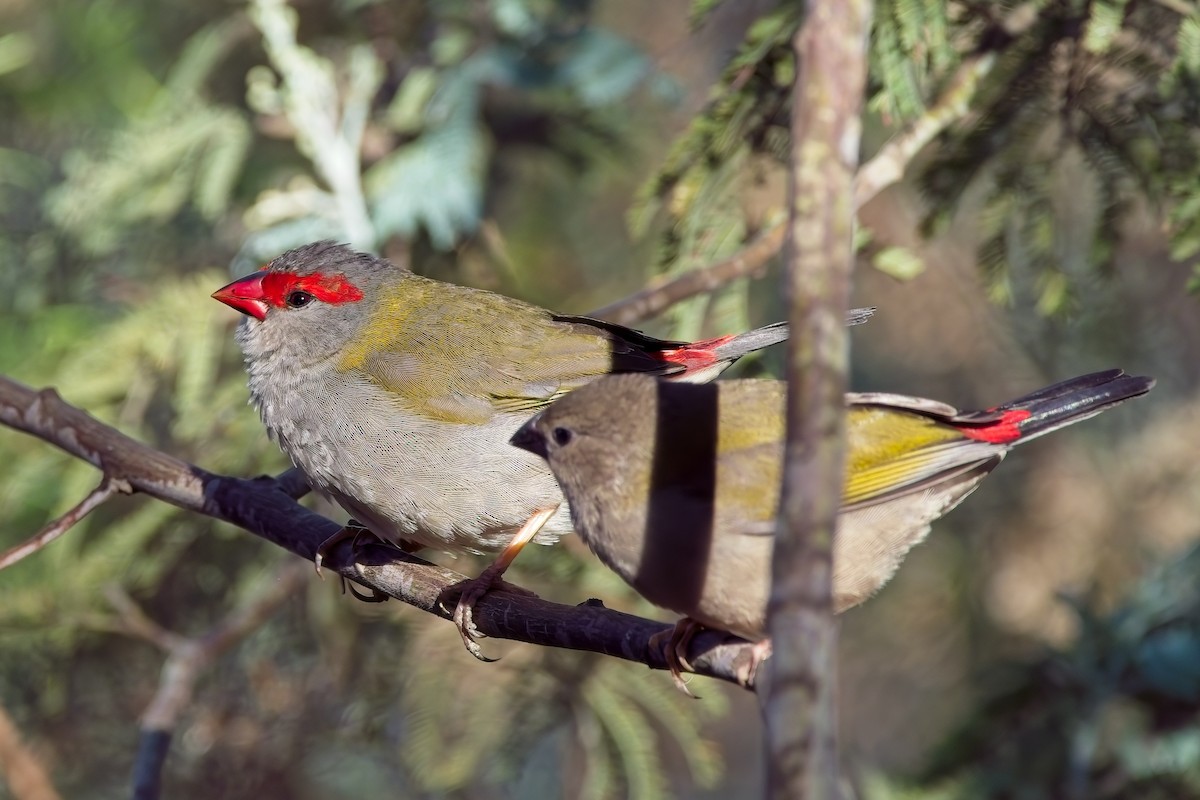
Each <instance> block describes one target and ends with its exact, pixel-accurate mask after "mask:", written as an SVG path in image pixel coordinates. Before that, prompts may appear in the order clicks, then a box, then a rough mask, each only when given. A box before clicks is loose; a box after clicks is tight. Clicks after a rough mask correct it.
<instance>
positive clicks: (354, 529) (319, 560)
mask: <svg viewBox="0 0 1200 800" xmlns="http://www.w3.org/2000/svg"><path fill="white" fill-rule="evenodd" d="M363 534H366V535H368V536H375V534H373V533H371V531H370V529H369V528H367V526H366V525H363V524H362V523H361V522H359V521H358V520H356V519H351V520H347V522H346V525H345V526H344V527H343V528H342V529H341V530H340V531H338V532H337V533H335V534H334V535H333V536H330V537H329V538H328V539H326V540H325V541H323V542H321V544H320V545H319V546H318V547H317V554H316V555H315V556H314V557H313V564H314V565H315V566H316V568H317V575H318V576H319V577H324V576H323V575H321V564H323V563H324V562H325V557H326V556H327V555H329V552H330V551H331V550H333V548H335V547H337V546H338V545H339V544H341V543H342V542H344V541H346V540H347V539H349V540H350V542H351V544H352V546H354V547H357V546H358V539H359V537H360V536H362V535H363ZM375 538H376V539H379V537H377V536H376V537H375ZM379 541H381V542H382V541H383V540H382V539H379Z"/></svg>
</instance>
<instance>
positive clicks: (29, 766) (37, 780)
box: [0, 706, 59, 800]
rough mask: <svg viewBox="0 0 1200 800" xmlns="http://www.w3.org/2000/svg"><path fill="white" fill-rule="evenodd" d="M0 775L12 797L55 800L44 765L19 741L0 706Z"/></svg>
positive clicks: (17, 734) (23, 799)
mask: <svg viewBox="0 0 1200 800" xmlns="http://www.w3.org/2000/svg"><path fill="white" fill-rule="evenodd" d="M0 774H2V775H3V776H4V779H5V781H6V782H7V783H8V789H9V791H10V792H12V797H13V798H14V800H59V794H58V792H57V791H55V789H54V784H52V783H51V782H50V776H49V775H48V774H47V773H46V766H45V764H43V763H42V762H41V759H39V758H38V757H37V756H36V755H35V754H34V753H33V751H31V750H30V749H29V748H28V747H27V746H26V745H25V744H24V743H23V742H22V741H21V734H20V733H19V732H18V731H17V726H16V725H14V724H13V721H12V718H11V717H9V716H8V712H6V711H5V710H4V708H3V707H2V706H0Z"/></svg>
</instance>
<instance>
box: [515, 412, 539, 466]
mask: <svg viewBox="0 0 1200 800" xmlns="http://www.w3.org/2000/svg"><path fill="white" fill-rule="evenodd" d="M540 418H541V414H538V415H536V416H534V417H532V418H531V419H530V420H529V421H528V422H526V423H525V424H524V425H522V426H521V427H520V428H519V429H518V430H517V432H516V433H514V434H513V436H512V438H511V439H509V440H508V443H509V444H511V445H513V446H514V447H519V448H521V449H522V450H528V451H529V452H531V453H533V454H534V455H537V456H541V457H542V458H545V457H546V437H544V436H542V434H541V433H539V432H538V430H537V427H536V423H537V421H538V420H539V419H540Z"/></svg>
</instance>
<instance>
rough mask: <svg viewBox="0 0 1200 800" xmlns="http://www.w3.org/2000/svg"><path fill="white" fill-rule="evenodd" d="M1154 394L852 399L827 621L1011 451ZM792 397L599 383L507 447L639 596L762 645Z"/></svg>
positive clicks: (1121, 378)
mask: <svg viewBox="0 0 1200 800" xmlns="http://www.w3.org/2000/svg"><path fill="white" fill-rule="evenodd" d="M1153 385H1154V381H1153V380H1152V379H1150V378H1144V377H1135V376H1130V375H1126V374H1125V373H1123V372H1121V371H1120V370H1110V371H1107V372H1098V373H1093V374H1090V375H1084V376H1081V377H1078V378H1073V379H1071V380H1067V381H1064V382H1062V383H1058V384H1055V385H1053V386H1049V387H1046V388H1044V389H1041V390H1039V391H1036V392H1033V393H1032V394H1029V395H1026V396H1024V397H1021V398H1018V399H1016V400H1013V401H1012V402H1009V403H1005V404H1004V405H1001V406H997V407H995V408H992V409H988V410H986V411H970V412H963V411H959V410H958V409H955V408H953V407H951V406H948V405H946V404H944V403H940V402H938V401H935V400H927V399H923V398H917V397H906V396H902V395H894V394H878V393H873V394H848V395H847V396H846V474H845V482H844V485H843V495H842V506H841V511H840V513H839V517H838V528H837V534H836V536H835V539H834V544H833V605H834V609H835V611H839V612H840V611H843V610H845V609H847V608H850V607H852V606H855V605H858V604H859V603H861V602H863V601H864V600H866V599H867V598H869V597H870V596H871V595H873V594H874V593H875V592H876V591H878V590H879V589H880V588H881V587H882V586H883V585H884V584H885V583H887V581H888V580H889V579H890V578H891V577H892V575H893V574H894V573H895V571H896V569H897V568H898V567H899V566H900V562H901V561H902V560H903V558H904V556H905V555H906V554H907V553H908V551H909V550H910V549H911V548H912V547H913V546H914V545H916V544H917V543H919V542H920V541H921V540H923V539H924V538H925V536H926V535H927V534H928V532H929V528H930V524H931V523H932V522H933V521H934V520H936V519H938V518H939V517H941V516H942V515H943V514H945V513H947V512H948V511H950V510H951V509H952V508H954V507H955V506H956V505H958V504H959V503H960V502H961V501H962V500H963V499H964V498H965V497H966V496H967V495H968V494H970V493H971V492H972V491H973V490H974V489H975V488H976V487H977V486H978V485H979V482H980V481H982V480H983V478H984V477H986V476H987V475H988V473H990V472H991V471H992V470H993V469H994V468H995V467H996V466H997V465H998V464H999V463H1000V461H1001V460H1002V459H1003V458H1004V456H1005V455H1006V454H1007V453H1008V451H1009V450H1010V449H1012V448H1013V447H1014V446H1016V445H1018V444H1023V443H1024V442H1027V441H1029V440H1031V439H1033V438H1036V437H1038V436H1041V435H1042V434H1045V433H1049V432H1050V431H1053V430H1056V429H1057V428H1060V427H1063V426H1065V425H1070V424H1072V423H1075V422H1079V421H1080V420H1083V419H1087V418H1088V417H1090V416H1093V415H1094V414H1098V413H1100V412H1101V411H1103V410H1106V409H1108V408H1111V407H1112V406H1113V405H1115V404H1117V403H1120V402H1121V401H1123V400H1127V399H1130V398H1133V397H1137V396H1139V395H1142V394H1145V393H1146V392H1148V391H1149V390H1150V388H1151V387H1152V386H1153ZM785 393H786V386H785V384H784V383H783V382H781V381H768V380H755V381H720V382H717V383H712V384H703V385H691V384H679V383H670V382H666V381H660V380H656V379H654V378H653V377H649V376H643V375H613V376H607V377H603V378H600V379H599V380H596V381H594V382H592V383H590V384H588V385H587V386H584V387H582V388H579V389H576V390H575V391H574V392H572V393H570V394H569V395H567V396H565V397H563V398H562V399H561V400H558V401H556V402H555V403H553V404H552V405H550V406H549V407H548V408H546V409H544V410H543V411H541V412H540V413H539V414H537V415H536V416H535V417H533V418H532V419H530V420H529V421H528V422H527V423H526V424H525V425H524V426H523V427H522V428H521V429H520V430H519V431H518V432H517V433H516V435H515V436H514V437H513V439H512V442H513V444H515V445H516V446H518V447H521V448H523V449H526V450H529V451H531V452H534V453H537V454H538V455H541V456H542V457H543V458H545V459H546V461H547V463H548V464H549V465H550V469H551V471H553V473H554V476H555V477H556V478H557V479H558V482H559V485H560V486H561V488H562V490H563V493H564V494H565V496H566V498H567V501H568V503H569V504H570V507H571V515H572V519H573V521H574V524H575V529H576V530H577V531H578V532H579V535H580V537H581V538H582V539H583V541H584V542H586V543H587V545H588V546H589V547H590V548H591V549H592V551H593V552H594V553H596V555H597V556H599V558H600V559H601V561H603V562H604V563H605V564H606V565H608V566H609V567H610V568H612V569H613V570H614V571H615V572H616V573H617V574H618V575H620V576H621V577H622V578H623V579H624V580H625V581H626V582H627V583H629V584H630V585H631V586H632V587H633V588H634V589H635V590H637V591H638V593H640V594H641V595H642V596H643V597H645V598H646V599H647V600H649V601H650V602H652V603H654V604H656V605H659V606H662V607H665V608H668V609H670V610H672V611H676V612H678V613H680V614H684V615H686V617H687V618H690V619H691V620H695V621H696V622H699V623H701V624H702V625H704V626H707V627H712V628H718V629H723V630H728V631H731V632H733V633H736V634H738V635H740V636H743V637H746V638H747V639H750V640H752V641H757V640H763V639H764V638H765V637H766V609H767V597H768V593H769V591H770V580H771V557H772V552H773V547H774V531H775V517H776V513H777V506H778V503H779V491H780V476H781V469H782V462H783V439H784V400H785ZM668 660H670V654H669V653H668Z"/></svg>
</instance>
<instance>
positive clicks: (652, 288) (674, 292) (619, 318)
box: [590, 223, 787, 325]
mask: <svg viewBox="0 0 1200 800" xmlns="http://www.w3.org/2000/svg"><path fill="white" fill-rule="evenodd" d="M786 232H787V226H786V225H783V224H782V223H781V224H778V225H776V226H775V227H773V228H768V229H767V230H766V231H765V232H764V233H762V234H761V235H760V236H759V237H758V238H757V239H755V240H754V241H753V242H751V243H750V244H749V245H747V246H746V247H745V248H743V249H742V250H740V251H738V252H737V253H735V254H734V255H733V256H731V257H729V258H727V259H725V260H724V261H718V262H717V263H716V264H712V265H710V266H707V267H701V268H700V269H694V270H692V271H691V272H685V273H684V274H682V275H680V276H678V277H677V278H671V279H667V278H664V277H662V276H660V277H658V278H655V279H654V280H652V281H651V282H650V283H649V285H647V286H646V288H645V289H642V290H641V291H639V292H636V293H634V294H631V295H630V296H629V297H626V298H625V299H623V300H618V301H617V302H615V303H610V304H609V305H606V306H604V307H603V308H599V309H597V310H595V311H593V312H591V314H590V316H593V317H598V318H599V319H606V320H608V321H610V322H615V323H617V324H618V325H632V324H633V323H635V322H641V321H642V320H645V319H649V318H651V317H654V316H657V315H658V314H661V313H662V312H664V311H666V310H667V309H668V308H670V307H671V306H673V305H675V304H676V303H681V302H683V301H684V300H687V299H688V298H690V297H695V296H696V295H698V294H703V293H705V292H714V291H716V290H717V289H720V288H721V287H722V286H724V285H725V284H727V283H731V282H733V281H735V280H737V279H738V278H745V277H748V276H750V275H753V274H754V273H756V272H758V271H760V270H761V269H762V268H763V267H764V266H765V265H766V263H767V262H768V261H770V260H771V257H772V256H774V255H775V254H776V253H778V252H779V248H780V247H782V246H783V238H784V234H785V233H786Z"/></svg>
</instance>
